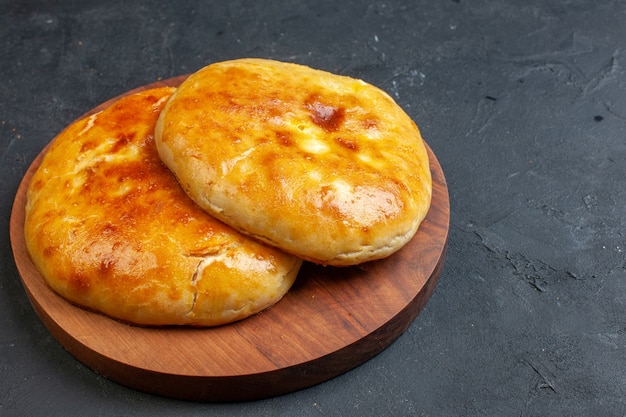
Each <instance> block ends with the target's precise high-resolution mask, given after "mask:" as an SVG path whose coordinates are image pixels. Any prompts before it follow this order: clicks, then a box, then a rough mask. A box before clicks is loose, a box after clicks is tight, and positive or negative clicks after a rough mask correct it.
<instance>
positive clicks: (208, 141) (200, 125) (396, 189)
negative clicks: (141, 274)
mask: <svg viewBox="0 0 626 417" xmlns="http://www.w3.org/2000/svg"><path fill="white" fill-rule="evenodd" d="M155 142H156V144H157V149H158V151H159V155H160V156H161V159H162V160H163V161H164V162H165V164H166V165H167V166H168V167H169V168H170V169H171V170H172V171H173V172H174V174H175V175H176V176H177V178H178V180H179V182H180V184H181V185H182V187H183V188H184V189H185V190H186V191H187V194H188V195H189V196H190V197H191V198H192V199H193V200H194V201H195V202H196V203H198V205H200V206H201V207H202V208H204V209H205V210H206V211H208V212H209V213H211V214H212V215H214V216H216V217H217V218H219V219H221V220H222V221H224V222H225V223H227V224H229V225H231V226H233V227H234V228H236V229H238V230H240V231H242V232H243V233H247V234H249V235H251V236H254V237H255V238H257V239H259V240H261V241H264V242H266V243H268V244H270V245H273V246H276V247H278V248H280V249H283V250H285V251H287V252H289V253H292V254H295V255H297V256H299V257H301V258H304V259H306V260H309V261H312V262H315V263H319V264H328V265H337V266H344V265H353V264H358V263H361V262H365V261H369V260H373V259H379V258H383V257H386V256H388V255H390V254H392V253H393V252H395V251H397V250H398V249H400V248H401V247H402V246H403V245H404V244H406V243H407V242H408V241H409V240H410V239H411V238H412V237H413V236H414V234H415V232H416V231H417V228H418V226H419V225H420V223H421V222H422V220H423V219H424V217H425V216H426V214H427V212H428V209H429V207H430V201H431V194H432V188H431V187H432V184H431V173H430V168H429V164H428V155H427V151H426V147H425V144H424V142H423V140H422V137H421V135H420V132H419V130H418V128H417V126H416V125H415V123H414V122H413V121H412V120H411V119H410V117H409V116H408V115H407V114H406V113H405V112H404V111H403V110H402V109H401V108H400V107H399V106H398V105H397V104H396V103H395V102H394V100H393V99H392V98H391V97H390V96H389V95H388V94H386V93H385V92H383V91H382V90H380V89H378V88H376V87H374V86H372V85H370V84H367V83H365V82H363V81H361V80H357V79H353V78H349V77H345V76H340V75H335V74H331V73H328V72H324V71H320V70H315V69H311V68H308V67H306V66H301V65H297V64H291V63H282V62H276V61H272V60H263V59H239V60H233V61H227V62H221V63H216V64H212V65H209V66H207V67H205V68H203V69H201V70H199V71H197V72H196V73H194V74H192V75H191V76H190V77H189V78H188V79H187V80H185V81H184V82H183V83H182V84H181V85H180V86H179V88H178V89H177V91H176V92H175V93H174V94H173V96H172V98H171V99H170V100H168V103H167V104H166V106H165V108H164V109H163V111H162V112H161V115H160V117H159V120H158V122H157V127H156V130H155Z"/></svg>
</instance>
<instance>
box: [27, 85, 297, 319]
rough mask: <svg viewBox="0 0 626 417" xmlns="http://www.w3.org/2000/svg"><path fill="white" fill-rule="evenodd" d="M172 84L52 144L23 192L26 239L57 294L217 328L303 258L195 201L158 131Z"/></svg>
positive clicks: (101, 307)
mask: <svg viewBox="0 0 626 417" xmlns="http://www.w3.org/2000/svg"><path fill="white" fill-rule="evenodd" d="M173 91H174V89H173V88H168V87H164V88H159V89H152V90H148V91H145V92H141V93H137V94H134V95H131V96H128V97H126V98H123V99H121V100H119V101H117V102H116V103H114V104H113V105H112V106H111V107H109V108H107V109H105V110H104V111H102V112H100V113H96V114H94V115H92V116H90V117H87V118H84V119H82V120H79V121H77V122H75V123H73V124H71V125H70V126H69V127H68V128H67V129H66V130H64V131H63V132H62V133H61V134H60V135H59V136H58V137H57V138H56V139H55V140H54V141H53V143H52V144H51V146H50V148H49V149H48V151H47V153H46V154H45V156H44V157H43V159H42V161H41V165H40V166H39V168H38V169H37V171H36V172H35V174H34V175H33V177H32V180H31V182H30V185H29V188H28V191H27V204H26V213H25V215H26V218H25V226H24V230H25V240H26V245H27V249H28V252H29V254H30V256H31V259H32V261H33V262H34V264H35V265H36V266H37V268H38V269H39V270H40V272H41V274H42V275H43V277H44V278H45V280H46V282H47V283H48V284H49V285H50V287H52V288H53V289H54V290H55V291H56V292H57V293H59V294H60V295H62V296H63V297H65V298H66V299H68V300H69V301H71V302H72V303H75V304H78V305H80V306H83V307H85V308H88V309H91V310H95V311H98V312H101V313H104V314H106V315H108V316H110V317H113V318H115V319H119V320H121V321H125V322H129V323H134V324H138V325H196V326H215V325H220V324H225V323H229V322H232V321H235V320H239V319H243V318H245V317H247V316H250V315H252V314H254V313H257V312H259V311H261V310H263V309H266V308H268V307H269V306H271V305H272V304H274V303H276V302H277V301H278V300H279V299H280V298H281V297H282V296H283V295H284V294H285V293H286V292H287V291H288V289H289V288H290V286H291V285H292V283H293V282H294V280H295V278H296V275H297V273H298V269H299V267H300V265H301V261H300V260H299V259H298V258H296V257H294V256H291V255H287V254H285V253H283V252H281V251H279V250H276V249H275V248H271V247H268V246H266V245H263V244H260V243H258V242H257V241H255V240H252V239H250V238H249V237H247V236H244V235H242V234H240V233H238V232H237V231H235V230H234V229H232V228H230V227H228V226H226V225H224V224H223V223H221V222H219V221H217V220H216V219H214V218H213V217H211V216H210V215H208V214H207V213H206V212H204V211H203V210H202V209H201V208H200V207H198V206H197V205H196V204H195V203H194V202H193V201H192V200H191V199H189V197H187V195H186V194H185V192H184V191H183V190H182V189H181V188H180V186H179V185H178V183H177V181H176V179H175V177H174V176H173V175H172V174H171V172H170V171H169V170H168V169H167V167H165V166H164V165H163V164H162V163H161V161H160V159H159V156H158V153H157V150H156V147H155V145H154V138H153V132H154V126H155V123H156V121H157V117H158V115H159V112H160V110H161V109H162V107H163V106H164V104H165V102H166V100H167V99H168V98H169V97H170V96H171V94H172V93H173Z"/></svg>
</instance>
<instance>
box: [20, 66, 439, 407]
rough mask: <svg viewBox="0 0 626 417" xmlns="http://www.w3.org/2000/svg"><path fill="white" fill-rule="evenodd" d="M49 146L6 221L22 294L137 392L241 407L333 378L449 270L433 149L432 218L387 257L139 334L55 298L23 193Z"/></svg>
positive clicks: (306, 269) (70, 347)
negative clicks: (199, 319)
mask: <svg viewBox="0 0 626 417" xmlns="http://www.w3.org/2000/svg"><path fill="white" fill-rule="evenodd" d="M184 79H185V76H181V77H176V78H172V79H168V80H163V81H159V82H156V83H153V84H150V85H146V86H144V87H140V88H138V89H135V90H132V91H129V92H127V93H125V94H123V95H122V96H125V95H129V94H133V93H135V92H138V91H142V90H146V89H149V88H153V87H159V86H165V85H169V86H177V85H179V84H180V82H182V81H183V80H184ZM120 97H121V96H119V97H115V98H113V99H111V100H109V101H107V102H105V103H103V104H101V105H100V106H98V107H96V108H95V109H93V110H91V111H90V112H88V113H87V114H86V115H89V114H92V113H95V112H97V111H99V110H102V109H104V108H105V107H107V106H108V105H110V104H111V103H112V102H113V101H115V100H117V99H119V98H120ZM86 115H85V116H86ZM46 149H47V148H46ZM46 149H44V150H43V151H42V152H41V153H40V154H39V156H38V157H37V158H36V159H35V161H33V163H32V165H31V166H30V168H29V169H28V171H27V172H26V174H25V175H24V178H23V180H22V182H21V184H20V186H19V188H18V191H17V194H16V197H15V201H14V204H13V211H12V214H11V222H10V234H11V244H12V248H13V254H14V258H15V263H16V265H17V269H18V271H19V274H20V276H21V278H22V282H23V285H24V288H25V290H26V293H27V295H28V297H29V299H30V301H31V303H32V305H33V307H34V309H35V311H36V312H37V314H38V315H39V317H40V318H41V320H42V321H43V323H44V324H45V325H46V327H47V328H48V329H49V331H50V332H51V333H52V335H53V336H54V337H55V338H56V339H57V340H58V341H59V343H60V344H61V345H62V346H63V347H64V348H65V349H66V350H67V351H68V352H70V353H71V354H72V355H74V356H75V357H76V358H77V359H78V360H80V361H81V362H83V363H84V364H85V365H87V366H88V367H90V368H91V369H93V370H94V371H96V372H98V373H100V374H102V375H104V376H106V377H107V378H109V379H111V380H113V381H116V382H118V383H120V384H123V385H126V386H128V387H131V388H134V389H137V390H140V391H145V392H149V393H152V394H157V395H163V396H168V397H173V398H178V399H186V400H198V401H216V402H217V401H244V400H255V399H262V398H267V397H271V396H275V395H280V394H284V393H288V392H292V391H295V390H299V389H302V388H305V387H309V386H312V385H315V384H318V383H320V382H323V381H326V380H328V379H330V378H333V377H335V376H337V375H339V374H342V373H344V372H347V371H348V370H350V369H352V368H354V367H356V366H358V365H360V364H362V363H363V362H365V361H367V360H368V359H370V358H372V357H373V356H374V355H376V354H378V353H379V352H381V351H382V350H383V349H385V348H386V347H387V346H389V345H390V344H391V343H392V342H393V341H394V340H395V339H396V338H398V337H399V336H400V335H401V334H402V333H403V332H404V331H405V330H406V329H407V327H408V326H409V325H410V324H411V322H412V321H413V320H414V319H415V317H416V316H417V314H418V313H419V311H420V310H421V308H422V307H423V306H424V304H425V303H426V301H427V300H428V298H429V297H430V295H431V293H432V291H433V289H434V287H435V285H436V283H437V280H438V278H439V275H440V273H441V269H442V267H443V263H444V257H445V250H446V246H447V238H448V228H449V219H450V205H449V198H448V189H447V186H446V181H445V177H444V175H443V171H442V169H441V166H440V165H439V163H438V161H437V159H436V157H435V155H434V154H433V152H432V150H431V149H430V148H428V153H429V156H430V168H431V171H432V174H433V200H432V205H431V208H430V211H429V213H428V216H427V217H426V219H425V221H424V222H423V223H422V225H421V226H420V229H419V230H418V232H417V234H416V235H415V237H414V238H413V239H412V240H411V241H410V242H409V243H408V244H407V245H406V246H405V247H404V248H402V249H401V250H400V251H399V252H397V253H395V254H394V255H392V256H390V257H388V258H387V259H384V260H381V261H375V262H370V263H366V264H362V265H359V266H355V267H348V268H333V267H322V266H317V265H313V264H309V263H305V264H304V265H303V267H302V269H301V272H300V275H299V276H298V279H297V281H296V283H295V284H294V286H293V287H292V288H291V290H290V291H289V293H288V294H287V295H286V296H285V297H284V298H283V299H282V300H281V301H280V302H279V303H278V304H276V305H275V306H273V307H272V308H270V309H269V310H266V311H264V312H262V313H260V314H257V315H255V316H253V317H250V318H248V319H245V320H243V321H240V322H237V323H234V324H229V325H226V326H221V327H216V328H186V327H180V328H178V327H167V328H142V327H136V326H131V325H128V324H124V323H120V322H118V321H115V320H112V319H110V318H108V317H105V316H103V315H100V314H96V313H92V312H89V311H86V310H84V309H82V308H79V307H76V306H74V305H72V304H70V303H68V302H67V301H65V300H64V299H63V298H61V297H59V296H58V295H56V293H54V292H53V291H52V290H51V289H50V288H49V287H48V286H47V285H46V284H45V282H44V280H43V277H42V276H41V275H40V274H39V272H38V270H37V269H36V268H35V266H34V265H33V263H32V262H31V260H30V258H29V256H28V253H27V251H26V247H25V242H24V206H25V203H26V189H27V187H28V184H29V181H30V179H31V177H32V175H33V173H34V172H35V170H36V169H37V167H38V166H39V164H40V162H41V158H42V156H43V154H44V153H45V152H46Z"/></svg>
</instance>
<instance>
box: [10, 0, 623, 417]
mask: <svg viewBox="0 0 626 417" xmlns="http://www.w3.org/2000/svg"><path fill="white" fill-rule="evenodd" d="M266 3H267V4H266ZM624 22H626V2H623V1H595V2H594V1H589V0H578V1H562V2H544V1H539V0H534V1H528V2H520V1H512V0H509V1H486V0H476V1H469V0H456V1H452V0H449V1H440V2H429V1H418V2H409V1H405V2H400V1H389V2H376V3H372V4H369V2H365V1H346V2H335V1H326V0H325V1H315V2H314V1H311V2H309V3H308V4H305V3H304V2H301V1H282V2H254V1H228V2H200V1H197V2H188V1H180V2H169V1H168V2H165V1H162V2H155V1H153V2H148V1H143V2H134V1H111V2H107V1H101V2H60V1H43V0H40V1H27V2H26V1H24V2H10V1H6V0H1V1H0V76H1V77H2V79H1V82H0V144H1V145H0V146H1V147H0V177H1V178H2V182H1V183H0V193H1V196H0V210H1V217H2V235H1V236H2V241H1V242H2V246H1V248H0V415H3V416H5V415H6V416H13V415H16V416H22V415H42V416H43V415H46V416H67V415H94V416H96V415H97V416H109V415H111V416H113V415H125V416H136V415H137V416H138V415H151V416H165V415H179V416H184V415H229V414H232V415H241V416H244V415H249V416H270V415H271V416H274V415H285V416H293V415H299V416H318V415H321V416H349V415H355V416H363V415H372V416H391V415H394V416H396V415H397V416H405V415H418V416H459V415H463V416H495V415H498V416H539V415H568V416H589V415H598V416H600V415H602V416H604V415H606V416H621V415H624V414H625V413H626V377H625V376H624V374H625V371H626V252H625V250H626V239H625V237H624V220H623V218H624V217H625V214H626V188H625V187H624V182H623V181H624V180H623V179H624V175H625V174H626V130H625V127H626V73H625V69H624V66H625V65H626V25H625V24H624ZM249 56H258V57H266V58H274V59H279V60H284V61H292V62H298V63H302V64H306V65H310V66H313V67H316V68H321V69H327V70H330V71H333V72H339V73H343V74H346V75H351V76H355V77H359V78H362V79H364V80H366V81H368V82H370V83H373V84H375V85H378V86H379V87H381V88H383V89H385V90H386V91H388V92H389V93H390V94H391V95H392V96H393V97H394V98H396V100H397V101H398V103H399V104H400V105H401V106H402V107H404V109H405V110H406V111H407V112H408V113H409V115H411V116H412V117H413V118H414V119H415V120H416V122H417V123H418V125H419V126H420V128H421V130H422V133H423V135H424V137H425V138H426V140H427V142H428V143H429V145H430V146H431V148H432V149H433V150H434V152H435V154H436V155H437V156H438V158H439V161H440V163H441V165H442V167H443V170H444V173H445V174H446V177H447V181H448V187H449V190H450V200H451V206H452V213H451V226H450V244H449V249H448V255H447V262H446V266H445V268H444V271H443V274H442V276H441V279H440V281H439V284H438V286H437V288H436V289H435V292H434V294H433V296H432V298H431V299H430V301H429V302H428V304H427V305H426V307H425V309H424V310H423V311H422V312H421V314H420V315H419V316H418V317H417V319H416V320H415V321H414V323H413V324H412V325H411V326H410V327H409V329H408V330H407V331H406V333H405V334H404V335H402V336H401V337H400V338H399V339H398V340H397V341H396V342H395V343H394V344H392V345H391V346H390V347H389V348H388V349H387V350H385V351H384V352H383V353H381V354H380V355H378V356H377V357H375V358H374V359H372V360H370V361H369V362H367V363H365V364H364V365H362V366H360V367H359V368H357V369H355V370H353V371H351V372H349V373H347V374H344V375H342V376H340V377H337V378H335V379H333V380H331V381H328V382H326V383H323V384H321V385H317V386H315V387H313V388H310V389H306V390H302V391H299V392H296V393H292V394H288V395H284V396H281V397H277V398H271V399H268V400H263V401H257V402H250V403H237V404H203V403H190V402H183V401H175V400H170V399H167V398H161V397H154V396H150V395H147V394H143V393H140V392H136V391H133V390H130V389H128V388H125V387H124V386H121V385H118V384H115V383H112V382H110V381H108V380H107V379H105V378H103V377H101V376H99V375H97V374H95V373H94V372H92V371H91V370H90V369H89V368H87V367H85V366H84V365H82V364H81V363H79V362H78V361H76V360H75V359H74V358H73V357H72V356H70V355H69V354H68V353H66V352H65V351H64V350H63V349H62V348H61V346H60V345H59V344H58V343H57V342H56V340H55V339H53V338H52V337H51V336H50V334H49V333H48V331H47V330H46V329H45V327H43V325H42V324H41V322H40V321H39V319H38V317H37V316H36V314H35V313H34V311H33V309H32V308H31V306H30V304H29V302H28V300H27V298H26V296H25V294H24V291H23V288H22V286H21V283H20V280H19V277H18V274H17V271H16V268H15V264H14V262H13V258H12V254H11V248H10V242H9V216H10V212H11V204H12V201H13V197H14V195H15V192H16V190H17V187H18V184H19V181H20V179H21V177H22V175H23V173H24V172H25V171H26V169H27V168H28V166H29V165H30V163H31V161H32V160H33V159H34V158H35V156H36V155H37V154H38V153H39V152H40V151H41V149H42V148H43V147H44V146H45V145H46V143H47V142H48V141H49V140H50V139H51V138H52V137H54V136H55V135H56V134H57V133H58V132H59V131H60V130H61V129H62V128H63V127H65V126H66V125H67V124H68V123H70V122H71V121H72V120H74V119H75V118H77V117H78V116H80V115H81V114H83V113H84V112H86V111H87V110H89V109H91V108H92V107H95V106H96V105H98V104H100V103H101V102H103V101H105V100H107V99H109V98H111V97H113V96H115V95H117V94H120V93H122V92H124V91H127V90H129V89H131V88H135V87H138V86H141V85H144V84H147V83H151V82H153V81H155V80H158V79H163V78H168V77H172V76H175V75H180V74H185V73H189V72H192V71H195V70H197V69H199V68H200V67H202V66H204V65H207V64H209V63H211V62H214V61H220V60H225V59H230V58H237V57H249Z"/></svg>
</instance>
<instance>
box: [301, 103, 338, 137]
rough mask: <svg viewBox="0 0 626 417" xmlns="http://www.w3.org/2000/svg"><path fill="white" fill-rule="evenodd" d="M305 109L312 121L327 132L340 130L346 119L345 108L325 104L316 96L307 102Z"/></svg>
mask: <svg viewBox="0 0 626 417" xmlns="http://www.w3.org/2000/svg"><path fill="white" fill-rule="evenodd" d="M305 107H306V109H307V110H308V111H309V113H310V117H311V121H312V122H313V123H315V124H316V125H318V126H319V127H321V128H322V129H324V131H326V132H334V131H336V130H337V129H339V127H341V124H342V123H343V121H344V119H345V117H346V110H345V109H344V108H343V107H335V106H330V105H327V104H324V103H322V102H321V101H319V100H318V99H317V98H316V97H315V96H313V97H311V98H310V99H309V100H307V101H306V103H305Z"/></svg>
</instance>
